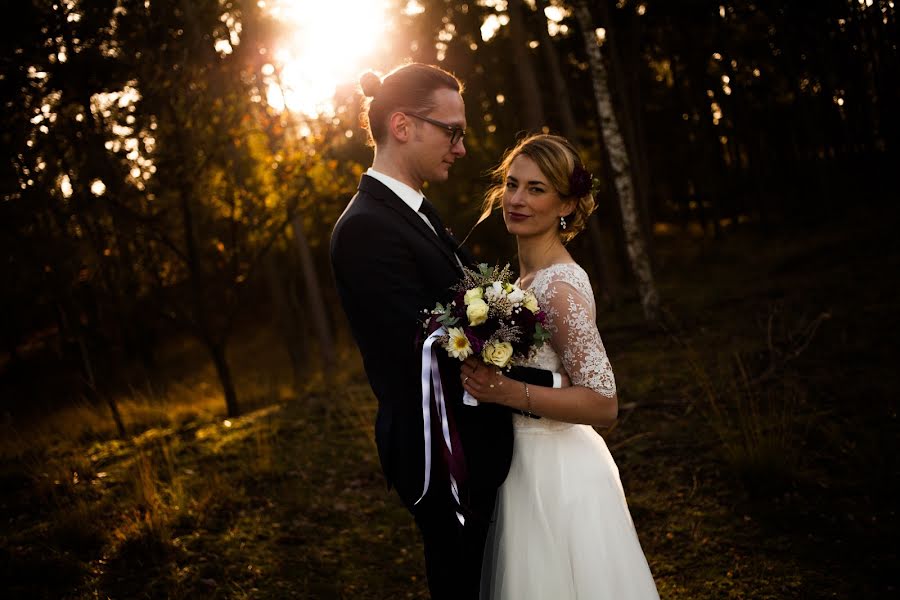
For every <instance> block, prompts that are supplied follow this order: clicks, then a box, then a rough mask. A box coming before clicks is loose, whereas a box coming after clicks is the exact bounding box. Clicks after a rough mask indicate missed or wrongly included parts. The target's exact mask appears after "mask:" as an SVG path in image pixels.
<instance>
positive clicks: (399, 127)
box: [388, 111, 412, 143]
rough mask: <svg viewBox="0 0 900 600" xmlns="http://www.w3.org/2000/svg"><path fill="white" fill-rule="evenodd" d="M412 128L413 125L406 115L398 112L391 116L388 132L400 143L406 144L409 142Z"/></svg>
mask: <svg viewBox="0 0 900 600" xmlns="http://www.w3.org/2000/svg"><path fill="white" fill-rule="evenodd" d="M411 126H412V123H410V121H409V119H408V118H407V117H406V115H405V114H403V113H402V112H399V111H397V112H395V113H393V114H392V115H391V118H390V120H389V121H388V132H389V133H390V135H391V137H392V138H394V139H395V140H397V141H398V142H402V143H406V142H408V141H409V137H410V127H411Z"/></svg>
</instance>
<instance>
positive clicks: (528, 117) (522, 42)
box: [507, 0, 544, 133]
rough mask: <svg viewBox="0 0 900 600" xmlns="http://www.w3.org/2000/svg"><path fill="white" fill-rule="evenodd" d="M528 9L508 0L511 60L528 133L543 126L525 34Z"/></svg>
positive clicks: (539, 91)
mask: <svg viewBox="0 0 900 600" xmlns="http://www.w3.org/2000/svg"><path fill="white" fill-rule="evenodd" d="M526 10H530V9H529V8H528V7H527V6H525V4H524V2H523V1H522V0H509V1H508V3H507V13H508V14H509V36H510V43H511V44H512V55H513V62H514V63H515V66H516V75H517V76H518V80H519V98H520V99H521V105H522V119H523V121H524V122H523V125H524V127H525V129H526V130H528V131H529V132H530V133H534V132H537V131H540V129H541V128H542V127H543V126H544V107H543V103H542V102H541V87H540V85H539V84H538V79H537V75H535V72H534V64H533V63H532V61H531V52H530V49H529V48H528V39H527V36H526V35H525V33H526V31H527V28H526V27H525V12H524V11H526Z"/></svg>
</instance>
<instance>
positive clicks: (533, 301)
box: [522, 290, 541, 313]
mask: <svg viewBox="0 0 900 600" xmlns="http://www.w3.org/2000/svg"><path fill="white" fill-rule="evenodd" d="M522 306H524V307H525V308H527V309H528V310H530V311H531V312H533V313H536V312H537V311H539V310H540V309H541V307H540V306H538V301H537V297H536V296H535V295H534V292H532V291H531V290H528V291H526V292H525V300H524V301H523V302H522Z"/></svg>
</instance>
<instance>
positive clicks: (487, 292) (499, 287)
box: [484, 281, 503, 300]
mask: <svg viewBox="0 0 900 600" xmlns="http://www.w3.org/2000/svg"><path fill="white" fill-rule="evenodd" d="M502 295H503V284H502V283H501V282H499V281H495V282H493V283H492V284H491V285H489V286H487V287H486V288H485V289H484V296H485V298H487V299H488V300H490V299H492V298H499V297H501V296H502Z"/></svg>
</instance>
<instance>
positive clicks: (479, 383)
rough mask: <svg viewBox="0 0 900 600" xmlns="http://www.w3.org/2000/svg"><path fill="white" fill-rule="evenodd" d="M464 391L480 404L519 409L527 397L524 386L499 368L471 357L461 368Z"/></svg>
mask: <svg viewBox="0 0 900 600" xmlns="http://www.w3.org/2000/svg"><path fill="white" fill-rule="evenodd" d="M460 379H461V380H462V384H463V389H465V390H466V391H467V392H469V393H470V394H472V396H473V397H474V398H475V399H476V400H478V401H479V402H488V403H491V404H503V405H505V406H511V407H513V408H518V407H519V405H520V404H522V399H523V398H524V397H525V388H524V385H523V384H522V383H521V382H519V381H516V380H515V379H510V378H509V377H506V376H505V375H503V373H502V372H501V371H500V369H498V368H497V367H495V366H493V365H486V364H484V363H483V362H482V361H481V360H480V359H477V358H474V357H471V356H470V357H469V358H467V359H466V360H465V362H463V364H462V367H461V368H460Z"/></svg>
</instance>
